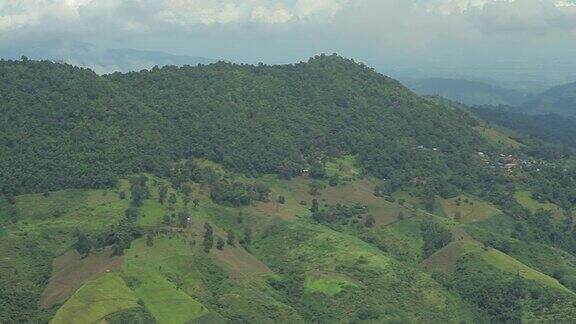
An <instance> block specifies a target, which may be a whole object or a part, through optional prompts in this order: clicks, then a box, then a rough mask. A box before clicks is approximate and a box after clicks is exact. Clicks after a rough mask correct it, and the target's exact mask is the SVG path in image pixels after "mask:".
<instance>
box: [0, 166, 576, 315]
mask: <svg viewBox="0 0 576 324" xmlns="http://www.w3.org/2000/svg"><path fill="white" fill-rule="evenodd" d="M258 181H262V182H265V183H267V184H268V185H270V186H271V188H272V190H273V193H272V197H277V196H278V195H283V196H285V198H286V203H285V204H284V205H275V204H273V203H257V204H256V205H255V206H251V207H245V208H242V209H237V208H230V207H224V206H219V205H216V204H214V203H212V202H211V201H210V200H209V198H208V193H207V192H206V190H205V189H202V188H200V187H199V186H197V185H194V192H193V197H199V198H200V206H199V207H198V208H192V207H191V209H190V211H191V213H192V217H193V226H192V228H191V229H190V230H188V231H186V233H184V234H177V235H173V237H172V236H166V235H162V236H159V237H157V238H156V239H155V240H154V245H153V246H151V247H150V246H147V245H146V243H145V239H140V240H137V241H135V242H134V243H133V245H132V248H131V249H129V250H127V251H126V255H125V256H124V257H123V259H124V260H123V261H124V265H123V268H122V271H121V273H120V274H121V275H122V277H123V278H124V279H125V281H126V282H127V283H129V288H130V289H131V292H130V294H132V296H133V298H136V299H141V300H142V301H143V303H144V305H145V308H146V309H147V310H148V311H149V312H150V313H151V314H152V315H153V316H154V317H155V318H156V319H157V320H158V321H159V322H160V323H173V322H184V321H203V320H205V319H216V321H218V320H222V318H223V317H221V316H224V317H226V318H228V319H233V320H247V321H257V322H266V321H280V322H282V321H284V322H299V321H302V320H310V319H311V318H315V316H318V318H323V319H332V320H336V319H349V320H352V319H354V318H355V317H356V316H358V313H359V312H360V311H362V310H363V309H366V307H367V308H369V309H371V310H377V313H378V314H379V315H378V316H380V317H379V318H380V319H381V320H402V321H420V320H423V319H426V320H430V319H432V321H457V320H459V319H471V318H472V316H473V315H472V314H473V311H472V310H471V309H470V308H469V307H468V306H467V305H466V304H464V303H462V302H461V301H460V300H459V298H458V297H457V296H455V295H453V294H451V293H449V292H447V291H446V290H445V289H444V288H443V287H442V286H440V285H439V284H437V283H436V282H435V281H434V280H432V279H431V277H429V276H428V275H427V274H425V273H424V272H422V271H420V270H418V269H417V268H416V265H417V264H418V263H419V262H420V260H421V251H422V245H423V242H422V238H421V236H420V229H419V226H420V222H419V219H418V217H416V218H408V217H410V215H411V211H412V208H411V206H412V205H410V202H407V204H406V206H400V205H399V204H398V203H396V202H395V203H391V202H388V201H386V200H384V199H383V198H377V197H374V196H373V194H372V192H373V186H374V185H375V183H374V182H373V181H372V180H369V179H368V180H366V179H365V180H361V179H357V180H353V181H351V182H348V183H346V184H345V185H340V186H337V187H327V188H326V189H325V190H323V191H322V192H321V195H320V196H319V200H321V201H322V200H324V201H322V203H336V202H343V203H347V204H351V203H355V202H359V203H363V204H366V205H367V206H368V207H369V209H370V212H371V213H373V214H374V215H375V217H376V219H377V221H378V225H377V227H376V228H375V231H377V233H378V235H379V236H380V237H382V238H383V241H384V242H385V247H386V251H387V252H382V251H381V250H378V249H376V248H375V247H374V246H372V245H370V244H368V243H365V242H363V241H361V240H359V239H358V238H356V237H353V236H350V235H347V234H343V233H338V232H335V231H332V230H329V229H327V228H326V227H324V226H319V225H314V224H310V223H308V221H307V219H308V214H309V211H308V208H309V206H305V205H301V204H300V201H309V200H311V198H312V197H311V196H310V194H309V193H308V184H309V183H310V182H311V180H309V179H303V178H296V179H293V180H291V181H288V182H286V181H282V180H279V179H277V178H276V177H274V176H266V177H262V178H260V179H258ZM149 183H150V186H151V193H152V197H151V198H150V199H149V200H146V201H145V203H144V205H143V207H142V208H141V215H142V216H141V217H140V219H139V223H140V224H141V225H143V226H145V227H146V228H152V227H154V226H155V225H156V224H158V223H160V222H161V220H162V217H163V215H164V214H166V213H173V212H178V211H179V210H181V209H182V208H183V203H182V199H181V197H179V199H178V203H177V204H176V205H175V206H167V205H164V206H162V205H160V204H159V203H158V202H157V201H156V199H157V197H156V196H157V188H158V186H159V185H160V184H163V183H166V182H165V181H164V180H162V179H156V178H151V180H150V182H149ZM121 190H122V191H127V184H126V182H123V183H122V185H121V187H120V188H119V189H117V190H110V191H104V190H94V191H77V190H71V191H61V192H55V193H51V194H50V195H49V196H48V197H44V196H42V195H27V196H21V197H18V199H17V201H18V202H17V205H16V206H17V208H18V211H19V214H20V215H22V216H21V218H22V220H21V221H20V222H19V223H17V224H15V225H11V226H10V227H9V228H7V229H5V231H4V234H3V235H4V236H3V237H2V236H0V245H2V246H7V245H6V244H7V242H10V240H8V239H6V238H7V237H9V238H12V237H18V235H23V233H28V234H27V236H28V237H30V236H31V237H33V238H35V239H38V241H39V242H45V243H46V245H45V247H47V248H49V250H50V251H51V253H54V254H55V255H57V254H59V253H63V252H64V251H65V250H66V249H68V248H69V247H70V245H71V243H72V242H73V237H72V234H71V233H72V231H73V230H74V229H75V228H76V227H78V228H80V229H82V230H84V231H88V232H96V231H99V230H101V229H103V228H106V227H107V226H108V225H110V224H111V223H113V222H114V221H116V220H118V219H119V218H120V217H121V216H122V215H123V212H124V210H125V208H126V207H128V203H129V201H128V199H126V200H120V199H119V198H118V194H117V192H118V191H121ZM415 203H417V202H415ZM450 207H453V206H451V205H448V207H445V209H446V208H450ZM474 207H475V208H474V210H475V212H477V208H480V207H482V208H480V209H481V211H482V212H481V213H480V214H481V215H482V217H473V218H474V219H475V220H476V218H478V219H485V220H480V221H479V222H476V223H468V224H461V226H465V227H471V228H475V229H476V228H486V224H488V223H490V224H491V223H494V224H497V223H498V224H499V225H490V226H499V227H501V228H499V229H498V231H496V232H495V233H499V232H501V233H506V231H507V229H509V228H510V227H511V225H512V224H509V223H507V222H500V223H499V221H498V220H499V219H500V218H502V217H503V216H502V217H501V216H494V217H492V218H490V216H489V214H492V213H496V211H497V210H495V209H493V207H491V206H489V205H488V204H485V203H483V202H481V201H477V200H475V201H474ZM399 211H403V212H404V214H405V215H406V216H408V217H407V219H404V220H398V219H397V215H398V213H399ZM488 211H489V212H488ZM445 213H446V214H449V213H450V212H445ZM463 214H464V213H463ZM484 216H485V217H484ZM438 219H439V220H440V221H444V222H446V224H447V225H448V226H449V227H454V226H459V225H457V224H456V223H454V222H451V221H449V220H448V219H444V218H442V217H439V218H438ZM90 220H92V221H90ZM205 221H209V222H210V223H211V224H212V225H213V226H214V228H215V234H216V236H220V237H225V235H226V230H228V229H230V230H232V231H233V232H234V233H235V234H236V236H237V237H242V235H243V233H244V229H245V228H246V227H250V228H252V229H253V231H254V236H255V237H254V240H255V242H254V243H253V244H252V254H250V253H247V252H246V251H245V250H244V249H242V248H239V247H236V248H232V247H226V248H225V250H224V251H217V250H216V249H213V250H212V252H211V253H210V254H208V255H206V254H204V253H203V252H202V251H201V241H202V231H203V229H202V225H203V224H204V222H205ZM59 233H63V234H64V235H63V236H58V235H56V234H59ZM259 237H262V239H261V240H260V239H259ZM451 245H454V244H451ZM451 245H449V246H451ZM457 245H458V244H457ZM459 245H461V246H459V247H458V248H457V249H453V250H454V251H456V252H454V251H452V252H450V251H448V250H449V249H448V248H445V250H444V252H446V251H448V252H450V253H447V254H446V255H445V258H441V257H439V258H437V259H438V260H436V261H434V262H436V265H434V264H433V263H434V262H432V265H431V266H430V268H429V269H440V270H442V269H451V267H452V266H451V265H453V264H454V262H455V261H454V260H457V259H458V255H459V254H461V253H463V252H462V251H465V252H470V251H472V250H475V251H476V252H475V253H481V255H482V260H484V262H486V263H487V264H491V265H493V266H495V267H497V268H498V269H500V270H502V271H504V272H508V273H513V272H518V270H522V271H521V272H522V273H524V275H525V277H526V278H527V279H529V280H535V281H537V282H541V283H542V284H544V285H547V286H548V287H550V288H552V289H563V291H566V288H564V287H563V286H562V285H561V284H560V283H558V281H557V280H555V279H553V278H551V277H549V276H547V275H545V274H543V273H541V272H539V271H537V270H534V269H532V268H530V267H529V266H528V265H530V266H532V267H536V269H541V267H538V266H539V265H541V264H543V263H545V262H549V261H550V260H544V259H542V258H540V259H537V258H535V257H526V255H527V254H529V253H524V252H522V253H519V252H517V251H516V254H518V255H522V256H524V257H525V258H524V259H522V260H523V262H524V263H525V264H526V265H525V264H523V263H521V262H519V261H517V260H515V259H514V258H512V257H510V256H508V255H506V254H503V253H501V252H498V251H496V250H490V251H487V252H479V250H478V249H481V248H478V249H477V248H476V247H474V246H477V245H475V244H472V245H473V248H470V246H468V245H470V244H469V243H466V244H464V245H463V246H462V244H460V243H459ZM17 251H18V250H15V249H10V248H8V249H6V250H4V251H2V252H1V253H3V254H4V256H5V258H6V256H8V255H10V256H9V257H8V258H7V260H9V261H10V262H11V263H12V266H14V267H17V268H20V269H22V268H24V267H26V264H27V260H29V258H30V256H29V255H22V256H18V255H17V254H16V252H17ZM441 251H442V250H441ZM458 251H459V252H458ZM10 253H11V254H10ZM526 260H527V261H526ZM543 260H544V261H543ZM565 260H566V262H565V263H563V264H564V265H565V267H564V269H569V270H572V269H573V263H571V261H570V260H568V259H565ZM452 261H454V262H452ZM262 262H263V263H262ZM527 262H528V263H527ZM268 267H270V268H268ZM424 268H425V269H428V268H427V267H424ZM287 269H295V270H298V271H303V273H304V274H305V279H304V282H303V283H302V284H303V294H302V296H301V297H300V301H298V302H297V303H295V302H294V301H291V300H289V299H286V296H285V295H284V293H283V292H280V291H276V290H274V289H272V288H271V287H270V286H269V285H268V284H267V283H266V278H268V277H270V276H278V275H279V276H280V278H282V277H284V276H285V274H286V273H285V271H286V270H287ZM272 270H273V271H274V272H275V273H273V272H272ZM547 273H549V272H547ZM570 273H571V272H569V271H568V274H570ZM30 275H31V276H32V275H33V274H32V273H31V274H30ZM34 275H37V274H34ZM106 276H108V275H106ZM99 278H102V277H99ZM97 280H100V279H97ZM130 289H129V291H130ZM79 292H82V294H84V295H85V296H90V295H94V296H98V295H99V294H100V293H101V290H100V289H99V288H98V286H94V285H93V284H92V282H89V283H86V284H85V285H84V286H83V287H82V288H80V290H78V291H77V293H76V294H78V293H79ZM76 294H75V295H74V297H72V298H71V299H69V300H68V301H67V302H66V303H65V305H64V306H63V307H62V308H61V309H60V311H59V314H60V315H58V316H59V317H57V318H56V319H61V318H62V315H61V314H63V313H62V312H65V313H66V312H70V311H69V309H70V307H74V305H75V304H77V303H78V302H77V298H75V297H76ZM86 298H87V297H86ZM90 298H92V297H90ZM291 305H292V306H291ZM104 309H105V311H104ZM328 309H336V310H335V311H333V312H328ZM108 311H110V312H109V313H107V314H104V315H102V314H103V313H106V312H108ZM115 311H117V310H115V309H112V308H102V309H101V310H98V312H94V313H90V314H92V315H89V316H91V320H97V319H99V318H101V317H102V316H105V315H109V314H111V313H112V312H115ZM87 316H88V315H87ZM97 316H99V317H97Z"/></svg>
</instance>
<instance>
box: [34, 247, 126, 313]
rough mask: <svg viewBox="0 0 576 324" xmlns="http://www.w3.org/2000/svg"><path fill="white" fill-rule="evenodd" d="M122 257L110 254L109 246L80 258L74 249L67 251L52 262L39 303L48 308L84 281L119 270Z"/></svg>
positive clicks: (70, 293) (61, 300)
mask: <svg viewBox="0 0 576 324" xmlns="http://www.w3.org/2000/svg"><path fill="white" fill-rule="evenodd" d="M121 267H122V258H120V257H118V256H112V251H111V249H110V248H106V249H103V250H102V251H93V252H92V253H90V255H88V256H87V257H85V258H82V257H81V256H80V255H79V254H78V252H76V251H75V250H72V251H69V252H67V253H65V254H63V255H61V256H59V257H57V258H56V259H54V262H53V264H52V275H51V277H50V281H49V283H48V286H47V287H46V289H45V290H44V292H43V293H42V296H41V298H40V305H41V306H42V307H44V308H50V307H52V306H53V305H55V304H59V303H62V302H64V301H66V299H68V297H70V296H71V295H72V294H73V293H74V292H75V291H76V290H77V289H78V288H80V287H81V286H82V285H83V284H84V283H85V282H87V281H91V280H94V279H96V278H98V277H100V276H101V275H102V274H104V273H107V272H111V271H119V270H120V269H121Z"/></svg>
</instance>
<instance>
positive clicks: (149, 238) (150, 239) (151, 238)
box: [146, 232, 154, 246]
mask: <svg viewBox="0 0 576 324" xmlns="http://www.w3.org/2000/svg"><path fill="white" fill-rule="evenodd" d="M146 245H147V246H154V234H153V233H152V232H148V234H146Z"/></svg>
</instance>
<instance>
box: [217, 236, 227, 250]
mask: <svg viewBox="0 0 576 324" xmlns="http://www.w3.org/2000/svg"><path fill="white" fill-rule="evenodd" d="M224 245H225V243H224V240H223V239H222V238H221V237H218V240H217V242H216V248H217V249H218V250H220V251H222V250H224Z"/></svg>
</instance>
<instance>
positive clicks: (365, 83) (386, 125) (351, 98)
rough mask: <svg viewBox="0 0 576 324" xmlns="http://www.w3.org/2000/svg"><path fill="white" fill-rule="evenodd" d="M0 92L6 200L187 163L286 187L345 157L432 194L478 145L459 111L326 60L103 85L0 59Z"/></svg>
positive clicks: (227, 67)
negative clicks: (425, 183) (282, 180)
mask: <svg viewBox="0 0 576 324" xmlns="http://www.w3.org/2000/svg"><path fill="white" fill-rule="evenodd" d="M0 87H1V89H2V91H0V116H1V119H0V184H1V186H2V190H3V192H4V193H5V194H18V193H23V192H32V191H40V192H42V191H47V190H54V189H60V188H71V187H76V188H85V187H91V188H97V187H108V186H111V185H113V184H114V183H115V182H116V181H117V179H118V178H119V177H120V176H123V175H126V174H131V173H136V172H141V171H148V172H153V173H157V174H166V173H167V172H169V166H170V163H171V162H172V161H176V160H179V159H182V158H190V157H204V158H208V159H211V160H214V161H217V162H220V163H222V164H224V165H225V166H226V167H228V168H230V169H232V170H236V171H241V172H243V173H246V174H261V173H278V174H281V175H283V176H286V177H291V176H294V175H296V174H298V173H299V172H300V171H301V170H302V169H304V168H309V167H311V166H313V165H314V164H315V163H319V162H322V161H324V160H325V159H326V158H328V157H332V156H339V155H343V154H357V155H359V159H360V161H361V163H362V164H363V166H364V167H365V169H366V170H367V171H369V172H371V173H372V174H374V175H376V176H379V177H384V178H390V179H392V180H393V182H394V180H397V181H396V182H397V183H401V182H404V181H407V180H411V179H414V178H422V179H428V180H430V181H429V183H430V184H431V185H432V187H434V186H436V187H438V188H440V187H443V188H444V187H446V186H445V184H446V182H450V183H452V182H455V181H456V180H455V179H456V178H457V177H458V174H459V173H463V172H464V173H469V172H470V171H469V170H462V169H464V164H462V160H463V159H467V158H468V157H469V155H470V154H473V153H475V152H476V151H478V150H489V149H490V148H488V147H487V144H486V143H485V142H484V140H483V139H482V138H481V137H479V135H478V133H477V132H475V131H474V130H473V128H472V126H474V125H475V123H476V121H475V120H474V119H473V118H472V117H471V116H470V115H469V113H467V112H464V111H462V110H459V109H455V108H452V107H451V106H449V105H446V104H443V103H438V102H436V101H434V100H430V99H424V98H421V97H418V96H416V95H415V94H413V93H412V92H410V91H409V90H408V89H406V88H405V87H403V86H402V85H401V84H400V83H399V82H397V81H395V80H393V79H390V78H388V77H385V76H383V75H380V74H378V73H376V72H374V70H373V69H371V68H368V67H366V66H364V65H362V64H357V63H355V62H354V61H352V60H347V59H344V58H341V57H338V56H335V55H332V56H324V55H322V56H318V57H315V58H312V59H310V60H309V61H308V62H306V63H299V64H295V65H284V66H266V65H259V66H251V65H236V64H229V63H222V62H221V63H216V64H211V65H207V66H198V67H189V66H186V67H181V68H177V67H164V68H161V69H157V68H155V69H152V70H151V71H141V72H133V73H128V74H120V73H116V74H112V75H107V76H98V75H96V74H95V73H93V72H92V71H90V70H86V69H80V68H77V67H73V66H70V65H65V64H55V63H51V62H38V61H31V60H27V59H24V60H21V61H2V62H0ZM423 148H425V149H423ZM432 148H434V150H432ZM453 180H454V181H453ZM457 181H458V182H460V183H461V182H462V181H463V180H462V179H458V180H457Z"/></svg>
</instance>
